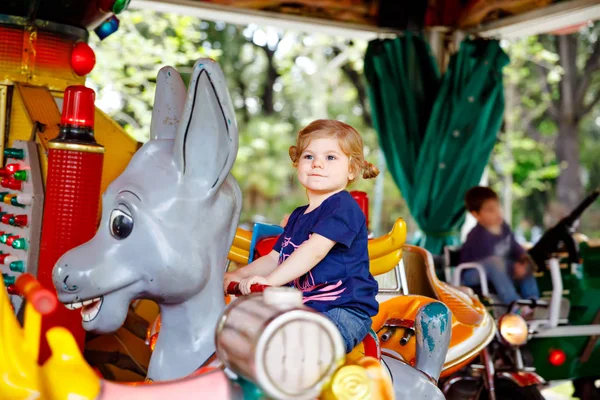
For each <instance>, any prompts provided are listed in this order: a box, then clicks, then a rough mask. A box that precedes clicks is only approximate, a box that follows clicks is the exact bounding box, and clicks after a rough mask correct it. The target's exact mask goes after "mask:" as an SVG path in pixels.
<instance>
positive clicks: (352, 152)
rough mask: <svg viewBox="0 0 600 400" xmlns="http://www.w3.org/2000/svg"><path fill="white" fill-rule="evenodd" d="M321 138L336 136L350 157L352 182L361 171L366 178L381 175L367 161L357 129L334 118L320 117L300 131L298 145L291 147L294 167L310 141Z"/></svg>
mask: <svg viewBox="0 0 600 400" xmlns="http://www.w3.org/2000/svg"><path fill="white" fill-rule="evenodd" d="M320 138H335V139H337V140H338V142H339V144H340V148H341V149H342V151H343V152H344V154H346V156H348V158H349V159H350V172H351V173H352V175H354V178H353V179H352V180H351V181H350V182H353V181H354V180H356V178H357V177H358V176H359V174H360V173H361V172H362V176H363V178H365V179H370V178H375V177H376V176H377V175H379V170H378V169H377V167H376V166H374V165H373V164H371V163H370V162H368V161H365V155H364V153H363V140H362V137H360V134H359V133H358V132H357V131H356V129H354V128H353V127H351V126H350V125H348V124H345V123H343V122H341V121H336V120H333V119H318V120H316V121H313V122H311V123H310V124H308V125H307V126H306V127H305V128H304V129H302V130H301V131H300V132H298V138H297V139H296V145H295V146H291V147H290V158H291V159H292V162H293V163H294V167H297V166H298V161H299V158H300V155H301V154H302V153H303V152H304V150H306V148H307V147H308V144H309V143H310V141H311V140H312V139H320Z"/></svg>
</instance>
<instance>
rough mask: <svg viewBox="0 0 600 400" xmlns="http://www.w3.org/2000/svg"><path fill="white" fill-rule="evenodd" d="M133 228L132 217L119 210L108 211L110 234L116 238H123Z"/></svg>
mask: <svg viewBox="0 0 600 400" xmlns="http://www.w3.org/2000/svg"><path fill="white" fill-rule="evenodd" d="M132 230H133V218H131V216H130V215H127V214H125V213H124V212H123V211H121V210H117V209H115V210H113V211H112V213H110V234H111V235H113V236H114V237H115V238H116V239H119V240H121V239H125V238H126V237H127V236H129V234H131V231H132Z"/></svg>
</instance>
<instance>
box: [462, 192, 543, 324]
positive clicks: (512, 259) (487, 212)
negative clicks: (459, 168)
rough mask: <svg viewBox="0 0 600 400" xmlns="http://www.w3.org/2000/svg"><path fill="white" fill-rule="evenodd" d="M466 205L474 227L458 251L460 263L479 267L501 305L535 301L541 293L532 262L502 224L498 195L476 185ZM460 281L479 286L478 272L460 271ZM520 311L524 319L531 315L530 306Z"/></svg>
mask: <svg viewBox="0 0 600 400" xmlns="http://www.w3.org/2000/svg"><path fill="white" fill-rule="evenodd" d="M465 204H466V206H467V210H468V211H469V212H470V213H471V214H472V215H473V217H475V219H476V220H477V225H476V226H475V227H474V228H473V229H472V230H471V232H469V234H468V236H467V239H466V241H465V243H464V244H463V245H462V247H461V249H460V262H461V263H466V262H477V263H480V264H482V265H483V267H484V269H485V272H486V274H487V278H488V280H489V281H490V282H491V283H492V284H493V285H494V288H495V289H496V293H497V295H498V297H499V299H500V301H501V302H502V303H504V304H510V303H512V302H513V301H516V300H518V299H520V298H524V299H538V298H539V296H540V293H539V289H538V286H537V282H536V280H535V278H534V277H533V266H532V263H531V262H530V260H529V257H528V256H527V253H526V252H525V250H524V249H523V248H522V247H521V246H520V245H519V244H518V243H517V241H516V240H515V237H514V235H513V233H512V231H511V230H510V228H509V226H508V225H507V224H506V222H504V218H503V215H502V208H501V207H500V201H499V200H498V195H497V194H496V193H495V192H494V191H493V190H492V189H490V188H488V187H483V186H476V187H474V188H471V189H469V191H468V192H467V194H466V196H465ZM462 282H463V284H465V285H467V286H476V285H478V284H480V282H479V275H478V274H477V271H475V270H467V271H465V272H463V275H462ZM515 285H516V286H517V287H518V289H519V292H520V295H519V293H518V292H517V289H516V288H515ZM520 311H521V313H522V314H523V315H524V316H525V315H527V314H530V313H531V309H530V308H529V307H522V308H521V309H520Z"/></svg>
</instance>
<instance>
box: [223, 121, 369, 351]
mask: <svg viewBox="0 0 600 400" xmlns="http://www.w3.org/2000/svg"><path fill="white" fill-rule="evenodd" d="M290 158H291V159H292V162H293V163H294V167H296V169H297V172H298V180H299V181H300V183H301V184H302V186H304V187H305V188H306V193H307V195H308V205H305V206H302V207H298V208H297V209H296V210H294V212H293V213H292V214H291V215H290V216H289V218H288V221H287V224H286V225H285V228H284V232H283V234H282V235H281V236H280V238H279V240H278V241H277V243H276V244H275V246H274V248H273V251H271V253H269V254H267V255H265V256H263V257H261V258H259V259H257V260H256V261H254V262H252V263H251V264H249V265H247V266H245V267H243V268H240V269H239V270H237V271H235V272H232V273H227V274H226V275H225V285H224V287H225V288H227V286H228V284H229V282H231V281H240V285H239V287H240V290H241V292H242V293H243V294H248V293H249V292H250V286H251V285H253V284H255V283H258V284H263V285H270V286H282V285H286V284H288V285H292V286H294V287H296V288H298V289H300V290H301V291H302V292H303V295H304V303H305V305H307V306H309V307H311V308H313V309H315V310H316V311H319V312H321V313H323V314H325V315H326V316H327V317H329V318H330V319H331V320H332V321H333V322H334V323H335V325H336V326H337V328H338V329H339V331H340V333H341V334H342V338H343V339H344V343H345V346H346V352H350V351H351V350H352V349H353V348H354V347H355V346H356V345H357V344H358V343H360V342H361V341H362V340H363V339H364V337H365V336H366V335H367V333H368V330H369V328H370V327H371V317H372V316H374V315H375V314H377V311H378V309H379V305H378V303H377V301H376V300H375V295H376V294H377V289H378V287H377V281H375V279H374V278H373V276H372V275H371V273H370V272H369V255H368V251H367V226H366V219H365V215H364V214H363V212H362V210H361V209H360V207H359V206H358V204H357V203H356V201H355V200H354V199H353V198H352V196H351V195H350V194H349V193H348V192H346V191H345V190H344V189H346V186H348V184H350V183H352V182H353V181H354V180H356V178H357V177H358V176H359V174H361V173H362V176H363V177H364V178H366V179H368V178H374V177H375V176H377V174H379V171H378V170H377V168H376V167H374V166H373V165H372V164H370V163H368V162H366V161H365V159H364V154H363V141H362V138H361V137H360V134H359V133H358V132H357V131H356V130H355V129H354V128H352V127H351V126H349V125H347V124H345V123H343V122H340V121H335V120H316V121H314V122H312V123H310V124H309V125H308V126H307V127H305V128H304V129H302V130H301V131H300V132H299V133H298V138H297V141H296V146H291V147H290Z"/></svg>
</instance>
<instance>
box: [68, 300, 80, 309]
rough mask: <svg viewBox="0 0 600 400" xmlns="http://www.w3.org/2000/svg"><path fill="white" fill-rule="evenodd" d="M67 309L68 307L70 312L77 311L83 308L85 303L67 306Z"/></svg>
mask: <svg viewBox="0 0 600 400" xmlns="http://www.w3.org/2000/svg"><path fill="white" fill-rule="evenodd" d="M65 307H67V308H68V309H69V310H77V309H78V308H81V307H83V303H82V302H80V301H77V302H73V303H71V304H65Z"/></svg>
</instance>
